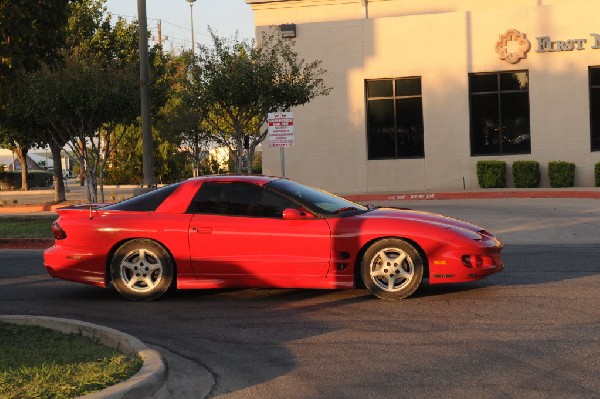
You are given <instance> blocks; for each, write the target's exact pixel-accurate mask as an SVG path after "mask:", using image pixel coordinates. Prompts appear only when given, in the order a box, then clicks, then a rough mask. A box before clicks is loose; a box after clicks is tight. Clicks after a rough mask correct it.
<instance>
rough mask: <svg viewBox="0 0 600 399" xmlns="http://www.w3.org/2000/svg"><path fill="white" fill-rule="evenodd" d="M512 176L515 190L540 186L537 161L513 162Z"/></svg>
mask: <svg viewBox="0 0 600 399" xmlns="http://www.w3.org/2000/svg"><path fill="white" fill-rule="evenodd" d="M512 174H513V181H514V183H515V187H517V188H532V187H538V186H539V185H540V163H539V162H538V161H514V162H513V164H512Z"/></svg>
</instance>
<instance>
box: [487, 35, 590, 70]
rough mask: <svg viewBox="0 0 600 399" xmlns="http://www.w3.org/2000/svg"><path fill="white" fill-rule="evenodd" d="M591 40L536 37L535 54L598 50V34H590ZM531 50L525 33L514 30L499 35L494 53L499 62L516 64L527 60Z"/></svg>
mask: <svg viewBox="0 0 600 399" xmlns="http://www.w3.org/2000/svg"><path fill="white" fill-rule="evenodd" d="M590 36H591V39H589V40H588V39H587V38H576V39H564V40H553V39H552V38H551V37H550V36H539V37H536V38H535V40H536V41H537V48H536V50H535V52H536V53H556V52H560V51H573V50H585V49H586V47H588V46H589V48H591V49H594V50H596V49H600V34H597V33H590ZM529 50H531V43H530V42H529V40H527V37H526V35H525V33H521V32H519V31H518V30H516V29H509V30H507V31H506V32H505V33H504V34H502V35H500V40H498V41H497V42H496V52H497V53H498V55H499V57H500V59H501V60H505V61H506V62H510V63H511V64H516V63H518V62H519V61H521V60H522V59H525V58H527V53H528V52H529Z"/></svg>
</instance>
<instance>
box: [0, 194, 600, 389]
mask: <svg viewBox="0 0 600 399" xmlns="http://www.w3.org/2000/svg"><path fill="white" fill-rule="evenodd" d="M378 204H379V205H387V206H398V207H408V208H413V209H420V210H427V211H432V212H439V213H444V214H448V215H450V216H454V217H458V218H461V219H466V220H470V221H472V222H474V223H477V224H480V225H481V226H483V227H485V228H487V229H488V230H489V231H492V232H493V233H495V234H496V235H497V236H498V237H499V238H500V239H501V240H502V241H503V242H504V244H505V249H504V250H503V256H504V260H505V262H506V269H505V270H504V271H503V272H502V273H498V274H496V275H493V276H490V277H489V278H488V279H485V280H482V281H479V282H476V283H469V284H458V285H440V286H425V287H423V288H422V289H420V290H419V291H417V293H416V295H415V296H414V297H412V298H409V299H407V300H403V301H400V302H388V301H381V300H377V299H374V298H372V297H371V296H370V295H369V294H368V293H367V292H366V291H365V290H360V289H355V290H342V291H328V290H277V289H259V290H254V289H246V290H217V291H209V290H193V291H181V292H174V293H171V294H169V295H167V296H165V297H164V298H163V299H161V300H160V301H157V302H152V303H130V302H126V301H124V300H122V299H121V298H120V297H119V296H118V294H116V293H115V292H114V291H113V290H103V289H99V288H95V287H88V286H85V285H81V284H75V283H70V282H66V281H59V280H53V279H51V278H50V277H49V276H48V275H47V274H45V272H44V270H43V267H42V266H41V261H40V260H41V252H39V251H37V252H36V251H29V252H28V251H0V265H1V266H0V286H1V289H0V314H31V315H47V316H53V317H66V318H73V319H77V320H83V321H88V322H92V323H96V324H100V325H104V326H108V327H112V328H115V329H117V330H120V331H124V332H126V333H128V334H131V335H133V336H135V337H138V338H140V339H141V340H142V341H144V342H146V343H149V344H152V345H156V346H158V347H160V348H163V349H164V350H166V351H168V352H169V353H173V354H176V355H177V356H179V357H180V358H183V359H185V360H186V361H190V362H192V363H193V364H195V365H198V366H201V367H202V368H203V369H204V370H206V371H207V372H208V374H210V375H211V376H212V381H213V382H212V384H213V385H212V386H210V387H209V388H207V389H206V392H208V393H207V395H208V397H211V398H264V397H274V398H278V397H286V398H315V397H336V398H355V397H364V398H381V397H398V398H430V397H448V398H465V397H477V398H506V397H512V398H563V397H564V398H596V397H600V381H599V380H598V379H597V377H596V376H597V375H598V374H600V362H599V361H598V353H600V336H599V335H598V331H600V289H599V288H600V262H598V259H600V233H598V232H599V231H600V201H598V200H592V199H552V198H544V199H506V198H505V199H497V200H489V199H486V200H444V201H405V202H402V201H394V202H379V203H378ZM186 378H189V376H186ZM192 378H193V376H192ZM176 397H177V396H176ZM178 397H194V396H193V393H192V394H189V393H188V396H185V395H183V394H182V395H181V396H178Z"/></svg>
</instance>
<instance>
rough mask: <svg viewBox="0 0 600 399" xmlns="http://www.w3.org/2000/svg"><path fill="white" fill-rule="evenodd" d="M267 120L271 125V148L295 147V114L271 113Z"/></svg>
mask: <svg viewBox="0 0 600 399" xmlns="http://www.w3.org/2000/svg"><path fill="white" fill-rule="evenodd" d="M267 120H268V123H269V147H282V148H283V147H293V146H294V113H293V112H270V113H269V116H268V119H267Z"/></svg>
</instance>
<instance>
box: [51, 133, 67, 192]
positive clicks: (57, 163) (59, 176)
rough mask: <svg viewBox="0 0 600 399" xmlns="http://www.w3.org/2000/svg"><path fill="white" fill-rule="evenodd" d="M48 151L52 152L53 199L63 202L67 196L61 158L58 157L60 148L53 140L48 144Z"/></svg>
mask: <svg viewBox="0 0 600 399" xmlns="http://www.w3.org/2000/svg"><path fill="white" fill-rule="evenodd" d="M50 151H51V152H52V161H53V164H54V166H53V167H54V201H55V202H64V201H66V200H67V197H66V194H65V192H66V191H65V181H64V178H63V173H62V170H63V165H62V158H61V157H60V151H61V148H60V146H59V145H57V144H56V143H54V142H53V143H52V144H50Z"/></svg>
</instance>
